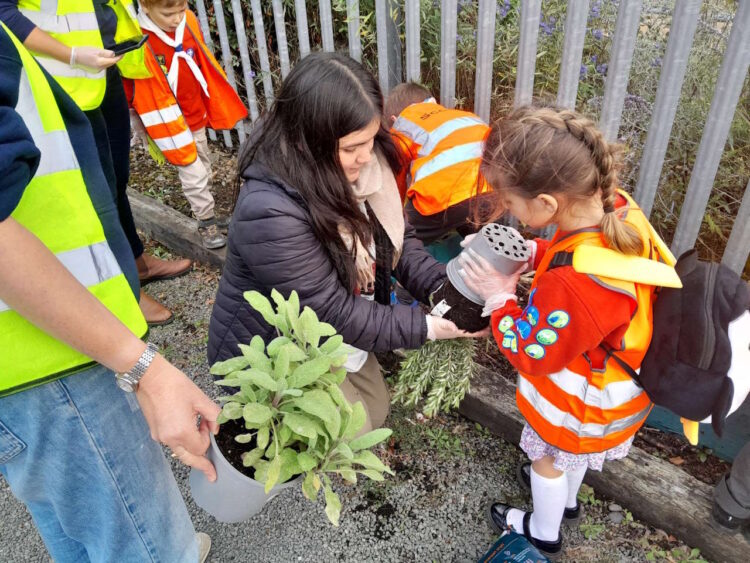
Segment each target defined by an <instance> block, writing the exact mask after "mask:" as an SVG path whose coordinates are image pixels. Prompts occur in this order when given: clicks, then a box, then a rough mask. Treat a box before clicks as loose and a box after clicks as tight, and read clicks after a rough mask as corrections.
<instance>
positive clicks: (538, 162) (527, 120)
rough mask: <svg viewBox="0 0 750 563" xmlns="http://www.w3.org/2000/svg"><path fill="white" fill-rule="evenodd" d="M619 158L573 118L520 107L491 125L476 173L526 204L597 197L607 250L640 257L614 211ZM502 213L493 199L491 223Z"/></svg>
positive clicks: (588, 125) (586, 122) (589, 124)
mask: <svg viewBox="0 0 750 563" xmlns="http://www.w3.org/2000/svg"><path fill="white" fill-rule="evenodd" d="M621 155H622V147H621V146H620V145H618V144H616V143H608V142H607V141H606V140H605V139H604V136H603V135H602V133H601V131H599V130H598V129H597V128H596V125H595V124H594V122H593V121H591V120H590V119H588V118H586V117H584V116H582V115H580V114H579V113H576V112H574V111H571V110H566V109H555V108H537V107H533V106H526V107H521V108H518V109H516V110H514V111H512V112H511V113H510V114H508V116H506V117H505V118H503V119H501V120H499V121H498V122H497V123H495V124H494V125H493V127H492V131H491V132H490V135H489V137H488V138H487V141H486V142H485V147H484V154H483V156H482V164H481V169H480V171H481V175H482V176H483V177H484V179H485V180H486V181H487V182H488V183H489V184H490V185H491V186H493V188H494V190H495V191H494V193H497V192H498V191H502V190H511V191H512V192H514V193H516V194H518V195H519V196H521V197H524V198H527V199H533V198H535V197H537V196H538V195H540V194H550V195H553V194H556V193H557V194H564V195H565V196H566V197H567V198H568V199H571V200H573V199H579V200H580V199H586V198H590V197H593V196H594V195H596V194H597V193H598V192H600V193H601V199H602V208H603V210H604V217H603V218H602V222H601V229H602V234H603V236H604V239H605V241H606V242H607V244H608V246H610V247H611V248H613V249H615V250H618V251H619V252H622V253H624V254H635V255H640V254H641V253H642V252H643V241H642V240H641V238H640V236H639V235H638V232H637V231H636V230H635V229H633V228H632V227H631V226H630V225H627V224H626V223H625V222H624V221H623V220H622V217H621V215H620V213H618V211H617V210H616V209H615V197H616V193H615V189H616V188H617V185H618V179H617V178H618V174H619V172H620V169H621V168H622V156H621ZM496 197H497V196H496ZM502 212H503V207H502V203H501V202H500V199H499V197H497V200H496V205H495V208H494V212H493V215H492V216H493V218H495V217H497V216H498V215H500V214H502Z"/></svg>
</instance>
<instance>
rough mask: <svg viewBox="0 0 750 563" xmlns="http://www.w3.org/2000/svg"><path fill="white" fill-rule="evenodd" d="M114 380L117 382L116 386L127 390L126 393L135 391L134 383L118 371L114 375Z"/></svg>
mask: <svg viewBox="0 0 750 563" xmlns="http://www.w3.org/2000/svg"><path fill="white" fill-rule="evenodd" d="M115 381H116V382H117V386H118V387H119V388H120V389H122V390H123V391H127V392H128V393H132V392H133V391H135V387H136V386H135V384H134V383H133V382H132V381H130V380H129V379H128V378H127V377H125V374H120V373H118V374H117V376H116V377H115Z"/></svg>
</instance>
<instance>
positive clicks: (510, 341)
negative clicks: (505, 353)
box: [503, 330, 518, 354]
mask: <svg viewBox="0 0 750 563" xmlns="http://www.w3.org/2000/svg"><path fill="white" fill-rule="evenodd" d="M503 348H508V349H509V350H510V351H511V352H513V353H514V354H517V353H518V337H517V336H516V333H515V332H513V331H512V330H508V331H506V332H505V335H504V336H503Z"/></svg>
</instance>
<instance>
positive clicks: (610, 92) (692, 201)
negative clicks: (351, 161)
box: [195, 0, 750, 272]
mask: <svg viewBox="0 0 750 563" xmlns="http://www.w3.org/2000/svg"><path fill="white" fill-rule="evenodd" d="M266 1H270V3H271V6H272V9H273V16H274V28H275V29H274V31H275V42H274V43H275V46H276V48H277V51H278V52H277V53H276V55H277V56H278V61H279V67H280V69H279V70H280V73H281V77H282V78H285V77H286V76H287V74H288V73H289V70H290V67H291V64H292V63H291V61H290V56H289V51H290V49H289V44H288V41H287V36H286V30H285V27H284V26H285V18H284V16H285V14H284V5H283V4H282V0H266ZM229 2H230V4H231V12H232V14H233V19H234V26H235V31H236V35H237V43H238V51H239V52H234V51H232V50H230V47H229V37H228V33H227V27H226V26H227V24H226V21H225V19H224V12H223V10H222V1H221V0H212V3H213V7H214V14H215V17H216V24H217V29H218V35H219V44H220V47H221V59H222V62H223V65H224V68H225V70H226V72H227V77H228V79H229V82H230V83H231V84H232V86H233V87H235V88H236V80H235V75H234V69H233V67H232V64H231V62H232V58H233V56H234V57H237V56H239V60H240V63H241V67H242V73H243V77H244V83H245V89H246V92H245V94H246V97H247V100H248V105H249V111H250V117H251V119H252V121H255V120H256V119H258V116H259V104H258V96H257V93H256V91H255V84H254V81H253V76H254V73H253V70H252V68H251V61H250V56H249V52H248V39H247V32H246V29H245V23H244V22H245V21H246V19H245V18H246V16H245V14H243V9H242V8H243V6H242V3H241V2H240V0H229ZM249 4H250V7H251V11H252V14H251V15H252V18H251V19H252V21H253V26H254V31H255V37H256V38H264V39H265V38H267V34H268V33H269V31H268V30H265V29H264V23H263V17H262V12H261V10H262V6H261V0H249ZM457 4H458V0H442V2H441V3H440V6H439V7H436V8H435V9H440V11H441V45H440V50H441V55H440V69H441V72H440V103H441V104H443V105H445V106H448V107H453V106H454V103H455V92H456V29H457V7H458V6H457ZM195 5H196V8H197V12H198V19H199V21H200V24H201V27H202V29H203V33H204V35H205V37H206V41H207V43H208V45H209V47H211V48H213V49H215V46H214V45H213V42H212V40H211V34H210V31H209V26H208V18H207V14H206V6H205V0H195ZM396 5H397V8H398V9H399V10H402V11H403V13H404V16H405V17H404V28H405V41H404V45H402V44H401V40H400V38H399V35H398V31H397V30H396V27H395V24H394V20H393V12H392V9H393V8H394V7H396ZM497 5H498V3H497V1H496V0H478V10H479V17H478V22H479V24H478V29H477V30H476V31H477V52H476V76H475V96H474V111H475V112H476V113H477V114H478V115H479V116H480V117H482V118H483V119H485V120H489V117H490V104H491V101H492V100H491V92H492V82H493V76H492V63H493V58H494V56H495V40H494V38H495V22H496V12H497ZM318 7H319V13H320V28H321V37H322V45H320V46H319V47H320V48H321V49H322V50H324V51H333V50H334V48H335V47H334V39H333V38H334V33H333V18H332V11H331V1H330V0H320V1H319V2H318ZM294 8H295V17H296V25H297V37H298V41H299V46H298V52H299V54H300V56H301V57H304V56H306V55H307V54H308V53H309V52H310V50H311V48H312V47H311V45H310V39H309V33H308V29H309V28H308V21H307V6H306V1H305V0H294ZM541 8H542V0H523V1H522V3H521V18H520V42H519V46H518V63H517V75H516V76H517V77H516V85H515V97H514V104H515V105H516V106H519V105H523V104H528V103H529V102H531V100H532V95H533V91H534V72H535V64H536V59H537V35H538V32H539V25H540V14H541ZM700 8H701V0H677V1H676V2H675V8H674V13H673V16H672V23H671V28H670V30H669V37H668V41H667V47H666V54H665V56H664V60H663V64H662V70H661V75H660V78H659V85H658V89H657V93H656V100H655V103H654V106H653V112H652V115H651V123H650V125H649V127H648V133H647V136H646V143H645V146H644V150H643V156H642V159H641V163H640V172H639V176H638V181H637V184H636V187H635V194H634V195H635V199H636V200H637V201H638V203H639V204H640V206H641V207H642V208H643V210H644V211H645V212H646V214H647V215H650V213H651V210H652V208H653V203H654V199H655V197H656V193H657V188H658V184H659V178H660V176H661V174H662V169H663V167H664V158H665V154H666V151H667V145H668V143H669V138H670V133H671V130H672V125H673V122H674V118H675V114H676V110H677V104H678V100H679V97H680V92H681V88H682V84H683V80H684V77H685V72H686V69H687V63H688V55H689V52H690V49H691V46H692V43H693V37H694V34H695V30H696V27H697V24H698V19H699V14H700ZM641 11H642V0H620V3H619V7H618V13H617V22H616V27H615V34H614V38H613V43H612V49H611V53H610V62H609V70H608V72H607V77H606V83H605V90H604V99H603V104H602V110H601V116H600V119H599V126H600V127H601V129H602V131H603V132H604V134H605V136H606V138H607V139H611V140H614V139H616V138H617V135H618V131H619V129H620V119H621V117H622V112H623V104H624V100H625V96H626V88H627V85H628V80H629V76H630V67H631V63H632V61H633V53H634V50H635V44H636V35H637V33H638V27H639V23H640V19H641ZM588 12H589V0H570V1H569V2H568V4H567V13H566V19H565V39H564V45H563V53H562V62H561V69H560V79H559V84H558V91H557V104H558V105H560V106H564V107H570V108H573V107H574V105H575V100H576V95H577V92H578V81H579V69H580V66H581V60H582V52H583V46H584V37H585V34H586V25H587V14H588ZM346 13H347V29H348V52H349V55H350V56H351V57H352V58H354V59H356V60H358V61H361V59H362V44H361V39H360V33H359V31H360V21H361V20H360V18H361V16H362V14H361V13H360V5H359V1H358V0H346ZM419 18H420V0H404V1H403V2H398V3H397V2H395V0H375V21H376V31H377V54H378V60H377V68H378V79H379V82H380V85H381V87H382V89H383V92H384V93H387V92H388V91H389V88H390V87H392V85H393V84H395V83H398V82H400V81H401V80H402V79H404V78H405V79H406V80H415V81H419V80H420V77H421V69H420V21H419ZM256 47H257V53H258V58H259V64H260V70H261V73H262V84H263V95H264V98H265V102H266V103H267V104H268V103H270V102H271V101H273V95H274V92H273V84H272V80H271V64H270V58H269V53H268V46H267V42H266V41H258V42H257V46H256ZM317 47H318V46H314V48H317ZM404 47H405V57H404V59H405V69H404V71H405V72H402V68H401V58H402V57H401V54H402V49H403V48H404ZM749 62H750V0H739V2H738V7H737V10H736V13H735V14H734V18H733V23H732V27H731V32H730V35H729V39H728V42H727V46H726V51H725V53H724V58H723V62H722V65H721V69H720V71H719V76H718V80H717V81H716V85H715V88H714V94H713V98H712V101H711V106H710V109H709V112H708V115H707V116H706V119H705V125H704V129H703V135H702V138H701V142H700V146H699V148H698V153H697V156H696V159H695V163H694V165H693V169H692V174H691V177H690V182H689V185H688V188H687V192H686V194H685V201H684V204H683V207H682V213H681V215H680V218H679V221H678V224H677V229H676V231H675V235H674V238H673V240H672V251H673V252H674V253H675V254H676V255H679V254H680V253H682V252H683V251H685V250H687V249H689V248H691V247H692V246H693V245H694V244H695V242H696V240H697V237H698V232H699V230H700V226H701V221H702V220H703V216H704V213H705V211H706V207H707V205H708V200H709V196H710V194H711V189H712V185H713V182H714V179H715V177H716V173H717V170H718V167H719V161H720V159H721V156H722V153H723V149H724V145H725V143H726V140H727V137H728V134H729V129H730V125H731V123H732V119H733V117H734V114H735V110H736V108H737V104H738V101H739V97H740V93H741V90H742V86H743V83H744V80H745V77H746V75H747V71H748V63H749ZM237 132H238V135H239V139H240V141H242V140H244V138H245V125H244V124H243V123H240V124H239V125H238V127H237ZM211 134H212V138H213V139H215V138H216V136H215V133H213V132H211ZM223 135H224V142H225V144H226V145H227V146H231V144H232V140H231V137H230V135H229V132H227V131H224V132H223ZM749 254H750V182H748V186H747V187H746V189H745V191H744V196H743V200H742V203H741V206H740V208H739V211H738V215H737V217H736V218H735V220H734V226H733V228H732V231H731V234H730V237H729V240H728V242H727V245H726V249H725V251H724V254H723V257H722V262H723V263H724V264H726V265H727V266H729V267H730V268H732V269H733V270H735V271H736V272H741V271H742V269H743V268H744V266H745V263H746V261H747V259H748V255H749Z"/></svg>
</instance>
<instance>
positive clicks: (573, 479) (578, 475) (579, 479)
mask: <svg viewBox="0 0 750 563" xmlns="http://www.w3.org/2000/svg"><path fill="white" fill-rule="evenodd" d="M588 468H589V466H588V465H582V466H581V467H579V468H578V469H573V470H572V471H566V472H565V476H566V477H567V478H568V502H567V503H566V504H565V508H575V507H576V504H578V490H579V489H580V488H581V483H583V476H584V475H586V470H587V469H588Z"/></svg>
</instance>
